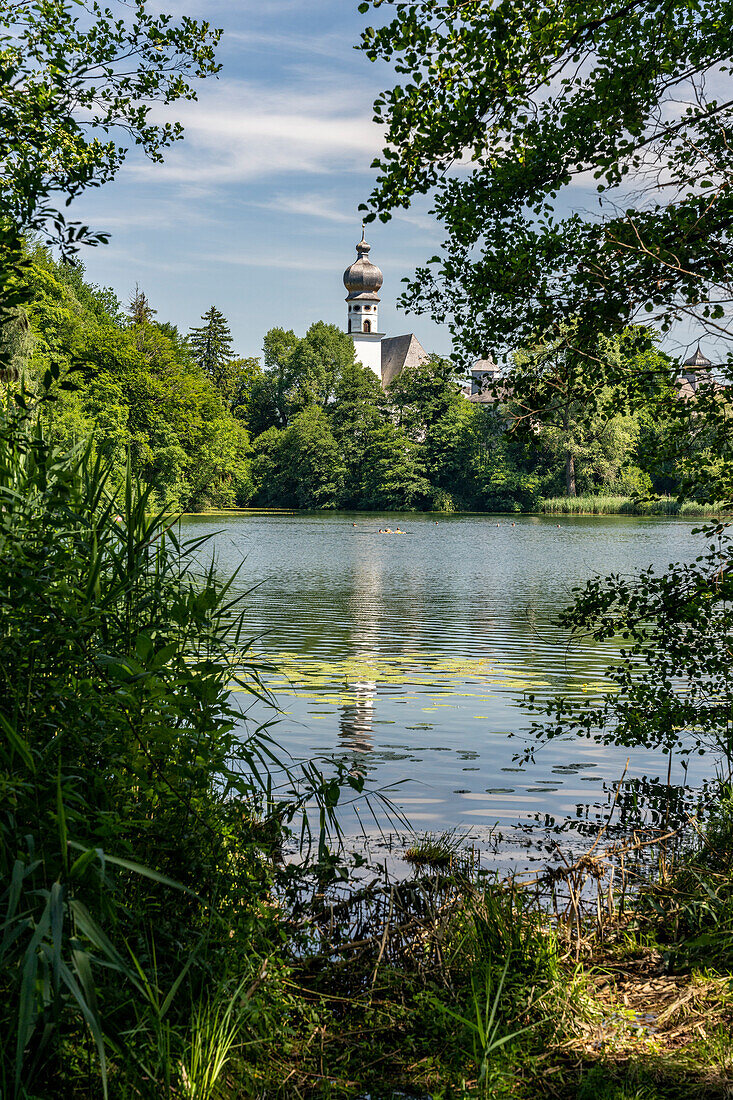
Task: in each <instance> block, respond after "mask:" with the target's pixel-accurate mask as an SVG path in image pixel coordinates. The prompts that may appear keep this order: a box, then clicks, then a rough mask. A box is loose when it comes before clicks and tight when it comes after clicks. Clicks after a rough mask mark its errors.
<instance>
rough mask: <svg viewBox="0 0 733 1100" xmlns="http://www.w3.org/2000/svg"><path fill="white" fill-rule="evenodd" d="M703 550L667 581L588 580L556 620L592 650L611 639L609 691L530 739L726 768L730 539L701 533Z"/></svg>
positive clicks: (732, 621)
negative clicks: (712, 755) (657, 752)
mask: <svg viewBox="0 0 733 1100" xmlns="http://www.w3.org/2000/svg"><path fill="white" fill-rule="evenodd" d="M706 535H707V538H708V539H709V542H708V546H707V549H706V550H705V551H704V552H702V553H701V554H700V555H699V556H698V557H697V558H696V560H695V561H694V562H692V563H690V564H678V565H677V566H676V567H675V569H674V570H672V571H670V572H668V573H659V572H657V571H656V570H654V569H652V568H649V569H647V570H644V572H642V573H640V574H639V575H638V576H636V577H632V578H628V577H624V576H619V575H612V576H610V577H608V578H605V579H604V578H595V579H593V580H591V581H588V582H587V584H586V585H585V586H584V587H583V588H581V589H575V590H574V592H573V595H574V601H573V603H572V605H571V606H570V607H569V608H567V609H566V610H565V611H564V612H563V613H562V614H561V615H560V623H561V624H562V625H564V626H566V627H568V628H569V629H570V630H573V631H577V632H582V633H583V635H584V636H587V635H588V634H590V636H591V637H593V638H594V639H595V640H596V641H605V640H607V639H610V638H614V637H618V638H620V639H621V642H622V648H621V649H620V652H619V657H620V660H619V661H617V662H615V663H614V664H613V666H610V667H609V668H607V669H606V673H605V675H606V676H607V677H608V679H609V680H610V681H611V683H613V684H614V685H615V690H614V691H613V692H612V693H610V694H608V695H605V696H603V697H602V699H601V701H600V702H599V701H598V700H596V699H591V698H588V699H587V700H585V701H583V702H577V703H568V702H566V701H565V700H563V699H560V700H557V701H554V702H550V703H549V704H548V706H547V708H546V710H547V713H548V715H552V716H553V721H551V722H548V723H547V724H544V723H541V724H535V726H534V727H533V728H534V732H535V733H536V735H537V737H538V738H540V739H542V740H545V739H553V738H556V737H568V736H570V737H576V736H582V737H591V736H593V737H594V738H596V739H598V740H600V741H601V742H603V743H605V744H617V745H623V746H628V747H633V746H635V745H643V746H645V747H647V748H653V749H661V750H662V752H664V753H669V752H671V751H673V750H674V751H677V752H680V753H682V754H684V755H688V754H689V753H691V752H699V753H700V754H704V753H705V752H706V751H709V750H713V751H715V752H716V753H717V754H720V755H722V757H723V758H724V760H725V761H726V763H727V768H728V772H729V773H730V769H731V765H732V763H733V708H732V707H731V699H732V698H733V682H732V679H731V677H732V676H733V672H732V670H731V662H730V658H729V654H730V652H731V647H733V610H732V608H733V575H732V574H731V571H730V568H729V563H730V558H731V553H732V552H733V546H732V541H733V540H732V539H731V533H730V530H729V529H727V528H726V527H725V526H724V525H722V524H721V525H718V526H715V527H710V528H708V529H707V531H706Z"/></svg>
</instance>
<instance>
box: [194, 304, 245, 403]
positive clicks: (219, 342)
mask: <svg viewBox="0 0 733 1100" xmlns="http://www.w3.org/2000/svg"><path fill="white" fill-rule="evenodd" d="M201 320H202V321H203V322H204V323H203V325H200V326H199V327H198V328H192V329H191V331H190V332H189V334H188V344H189V347H190V348H191V352H192V354H193V357H194V359H195V360H196V362H197V363H198V364H199V366H200V367H201V369H202V370H203V371H205V373H206V374H207V375H208V376H209V378H210V379H211V381H212V382H213V383H214V385H215V386H216V388H217V390H218V391H219V393H220V394H221V395H222V397H223V398H224V399H225V400H226V401H227V402H230V401H231V400H232V398H233V397H234V392H233V390H234V388H235V383H236V377H235V375H236V374H237V371H235V370H233V369H232V365H233V363H234V352H233V350H232V333H231V330H230V328H229V323H228V321H227V319H226V317H225V316H224V314H223V313H221V312H220V311H219V310H218V309H217V308H216V306H211V308H210V309H208V310H207V311H206V313H204V314H203V315H202V317H201Z"/></svg>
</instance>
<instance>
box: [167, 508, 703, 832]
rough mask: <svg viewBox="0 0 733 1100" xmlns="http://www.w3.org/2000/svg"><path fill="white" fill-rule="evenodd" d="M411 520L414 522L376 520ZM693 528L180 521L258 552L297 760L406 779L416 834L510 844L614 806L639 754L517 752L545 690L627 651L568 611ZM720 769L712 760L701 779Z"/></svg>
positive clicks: (328, 518) (657, 767)
mask: <svg viewBox="0 0 733 1100" xmlns="http://www.w3.org/2000/svg"><path fill="white" fill-rule="evenodd" d="M436 520H437V522H436ZM398 525H400V526H401V527H402V528H403V530H405V531H406V532H407V534H405V535H402V536H398V535H394V536H387V535H379V534H378V530H379V528H380V527H382V526H391V527H393V528H394V527H396V526H398ZM693 525H694V521H693V522H691V521H689V520H687V521H682V520H680V521H677V520H668V519H661V518H641V517H564V516H559V517H553V516H546V517H545V516H521V517H518V518H517V517H515V518H514V520H513V519H512V518H511V517H506V516H499V517H497V516H441V517H436V516H431V515H404V514H401V515H389V514H383V515H374V514H363V513H358V514H356V513H325V514H318V515H275V514H268V515H244V516H236V517H230V516H226V517H189V518H187V519H186V520H185V521H184V522H183V524H182V528H183V532H182V533H183V535H184V536H193V535H196V536H200V535H202V534H204V533H208V532H217V533H216V535H215V540H214V547H215V552H216V555H217V560H218V563H219V566H220V568H221V571H222V573H224V574H229V573H231V572H233V571H234V569H236V568H237V567H238V566H241V567H242V568H241V572H240V575H239V578H238V582H237V583H238V585H239V588H240V590H245V589H253V587H254V586H257V587H254V590H253V591H252V592H251V594H250V596H249V597H248V600H247V606H248V608H249V611H248V618H249V622H250V624H251V627H250V630H251V634H252V636H256V637H257V638H258V642H257V647H256V648H257V649H258V651H259V652H260V653H261V654H262V655H263V656H264V657H266V658H269V659H271V660H272V661H273V662H274V663H275V664H276V665H277V666H278V667H279V669H280V670H281V672H280V673H279V674H278V675H275V676H272V677H271V681H270V683H271V687H272V691H273V693H274V694H275V695H276V697H277V699H278V701H279V704H280V706H281V708H282V710H283V711H284V712H285V713H284V714H283V715H282V716H281V718H280V721H279V724H278V725H277V726H276V727H275V729H274V736H275V738H276V739H277V741H278V742H279V744H280V745H281V746H283V747H284V748H285V749H286V750H287V751H288V752H289V753H290V754H291V755H292V756H293V757H294V758H296V759H305V758H311V757H313V756H337V757H339V758H341V759H344V760H346V761H347V762H348V764H349V766H350V767H351V768H352V769H353V770H355V771H358V772H360V773H362V774H364V775H365V776H366V777H367V779H368V781H369V782H370V783H371V784H373V785H376V786H378V787H390V788H391V798H392V799H393V801H394V802H395V804H396V805H397V806H399V807H400V809H401V810H402V811H404V814H405V816H406V817H407V818H408V819H409V821H410V822H411V824H412V826H413V827H414V828H415V829H418V830H421V829H426V830H434V831H442V830H444V829H448V828H451V827H456V826H457V827H462V828H465V829H466V830H467V831H468V832H469V833H470V835H471V836H475V837H476V838H477V839H479V840H481V839H482V838H483V839H485V838H486V837H488V836H489V834H490V833H491V832H492V830H493V831H494V832H496V830H497V829H498V830H499V831H500V833H501V834H502V836H503V838H504V852H505V854H506V852H507V851H508V850H510V849H514V850H516V848H517V844H518V843H521V838H522V837H523V836H524V835H525V834H527V833H529V832H530V831H531V830H537V829H538V828H539V829H541V828H542V827H543V826H548V825H552V823H553V822H556V823H559V822H562V821H566V822H568V821H569V822H575V823H576V824H578V823H581V822H583V821H587V822H589V823H590V822H593V821H594V820H595V819H597V818H599V816H602V815H603V813H604V812H605V810H606V809H607V806H608V799H609V793H608V792H609V788H610V785H611V784H613V783H614V781H617V780H618V779H619V777H620V776H621V774H622V772H623V768H624V764H625V761H626V756H627V753H626V752H625V751H622V750H616V749H608V748H605V747H603V746H600V745H597V744H595V743H593V742H592V741H586V740H583V741H574V742H569V743H568V742H564V743H554V744H552V745H549V746H546V747H544V748H543V749H541V750H540V751H539V753H538V755H537V759H536V762H535V763H534V764H530V765H526V766H521V765H520V764H518V763H517V762H516V761H515V760H514V756H515V755H516V754H517V753H519V752H521V749H522V747H523V744H524V741H523V740H522V734H523V731H526V729H527V726H528V723H529V720H530V719H529V716H528V713H527V709H526V706H525V704H524V700H525V697H526V695H527V693H528V692H533V693H534V694H535V696H536V697H540V698H541V697H545V696H548V697H549V696H552V695H554V694H555V693H558V692H562V693H564V694H567V695H569V696H580V695H582V694H584V693H588V692H591V693H593V692H597V691H599V690H600V689H601V688H602V686H603V680H602V677H603V672H604V668H605V667H606V666H607V664H608V663H609V661H612V660H613V658H614V644H613V643H607V644H603V645H595V644H593V645H589V644H588V643H586V642H580V641H573V642H572V643H570V641H569V638H568V636H567V634H565V633H564V632H562V631H561V630H560V629H559V628H558V627H557V626H555V625H553V618H554V616H555V615H556V613H557V612H558V610H559V609H560V608H561V607H562V606H563V605H565V604H566V603H567V602H568V601H569V598H570V590H571V588H572V586H573V585H576V584H578V583H581V582H583V581H584V580H585V579H587V578H589V577H591V576H592V575H594V574H596V573H602V574H606V573H610V572H622V573H633V572H635V571H637V570H639V569H642V568H644V567H646V566H648V565H650V564H654V565H655V566H657V567H660V568H666V567H667V566H668V565H669V564H670V563H671V562H675V561H682V560H690V559H691V558H693V557H694V556H695V554H696V553H698V552H699V549H698V547H699V542H700V540H699V536H693V535H692V534H691V529H692V526H693ZM241 699H242V705H243V708H247V707H250V705H251V704H250V701H249V699H248V697H247V696H246V695H242V696H241ZM253 713H255V714H256V716H257V717H261V714H262V712H261V711H257V712H253ZM510 734H512V735H514V736H512V737H510V736H509V735H510ZM710 767H711V765H710V761H709V760H705V759H702V760H699V759H697V758H696V759H695V761H693V763H692V765H691V767H690V771H689V777H688V779H689V782H690V783H691V784H695V783H698V782H700V781H701V780H702V779H704V778H708V777H709V774H707V773H706V771H705V769H706V768H707V769H708V773H709V770H710ZM666 770H667V761H666V758H664V757H662V756H660V755H659V754H650V753H647V752H643V751H635V752H634V753H633V754H632V757H631V762H630V766H629V770H628V774H627V779H628V780H629V781H632V780H634V779H635V778H639V777H647V778H650V779H653V778H655V777H660V778H661V779H662V780H666ZM682 778H683V773H682V770H681V768H680V766H679V764H675V768H674V772H673V779H676V780H678V781H680V782H681V781H682ZM358 814H359V811H358V809H348V810H346V811H345V813H344V826H345V828H346V831H347V832H351V833H356V832H358V831H359V829H360V827H361V826H363V827H364V828H365V829H366V830H367V831H370V832H374V830H375V826H374V823H373V821H371V820H370V818H369V814H368V811H367V812H365V811H364V808H363V807H362V809H361V820H358ZM386 827H387V828H388V827H389V826H386Z"/></svg>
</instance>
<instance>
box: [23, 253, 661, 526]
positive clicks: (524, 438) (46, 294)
mask: <svg viewBox="0 0 733 1100" xmlns="http://www.w3.org/2000/svg"><path fill="white" fill-rule="evenodd" d="M29 258H30V263H29V265H28V268H27V271H26V275H25V279H26V280H27V301H28V304H27V306H26V307H25V308H24V309H22V310H20V311H19V312H18V316H17V320H16V323H15V324H14V325H13V326H12V331H11V332H10V333H9V336H8V337H7V338H9V339H10V340H11V342H12V345H13V353H14V362H15V365H16V369H17V373H18V375H19V376H20V374H21V373H22V374H23V375H24V376H25V378H26V380H27V381H28V382H29V383H30V384H31V385H33V383H34V381H35V382H36V383H38V382H39V381H40V379H41V378H42V377H43V375H44V374H45V372H46V370H47V369H48V368H49V367H51V366H52V365H53V366H54V368H55V367H58V368H59V369H60V370H61V372H62V373H63V372H65V371H71V372H72V375H71V377H72V378H74V379H75V383H76V384H75V388H74V389H72V390H68V391H66V392H65V393H64V394H63V395H62V396H61V398H60V399H59V400H58V401H57V402H56V404H55V406H54V407H53V409H52V411H50V412H48V413H47V414H46V416H47V420H48V424H47V430H48V432H49V433H50V434H51V436H53V438H54V439H56V440H59V441H61V442H64V441H67V442H69V443H71V442H72V441H74V440H78V439H82V438H89V437H91V438H92V439H93V440H94V446H95V448H96V450H97V452H98V453H99V454H100V455H101V456H102V457H103V458H104V459H105V460H107V461H109V462H111V464H112V466H113V469H115V470H116V471H117V474H118V476H119V479H120V481H121V480H122V479H123V476H124V470H125V468H126V465H127V462H128V457H129V461H130V462H131V464H132V468H133V471H134V472H135V473H136V474H137V475H138V477H139V478H140V480H141V481H142V482H143V483H144V484H145V485H149V486H152V488H153V493H154V499H155V501H156V503H157V504H158V505H160V506H161V507H170V508H173V509H178V508H180V509H184V510H187V511H200V510H202V509H205V508H207V507H237V506H239V507H242V506H246V505H270V506H281V507H294V508H334V507H337V508H362V509H436V510H444V511H451V510H454V509H470V510H478V511H483V510H486V511H534V510H540V509H542V510H546V511H555V510H560V511H570V510H572V511H616V510H619V508H621V510H624V511H628V510H631V509H632V508H633V507H634V506H632V505H627V504H622V503H619V502H618V499H619V498H622V499H623V500H626V499H628V498H631V497H633V496H635V495H639V494H645V493H649V492H655V493H660V494H671V495H674V494H675V493H677V491H678V489H679V484H678V480H677V478H676V475H675V470H674V469H673V468H670V467H669V466H667V467H663V468H661V469H660V468H659V465H658V464H656V465H654V464H653V463H652V461H651V456H653V455H654V454H657V453H659V452H660V450H663V446H661V445H660V444H661V443H662V442H663V436H664V433H665V431H667V430H668V429H667V426H666V424H665V422H664V419H663V418H662V419H660V417H659V415H658V413H657V412H656V410H655V408H654V407H653V406H652V405H651V404H649V405H641V406H640V407H639V408H637V409H635V410H634V411H633V412H632V413H630V412H628V411H626V412H619V413H618V414H616V415H608V413H605V414H604V413H603V412H602V411H599V412H598V414H597V415H596V416H589V415H588V411H587V409H584V410H583V415H582V416H580V415H578V416H577V417H573V416H572V410H571V415H570V417H568V416H565V418H564V419H563V421H562V422H558V423H557V425H547V424H545V425H543V426H541V427H540V426H539V425H538V426H537V428H536V430H533V431H529V432H526V431H525V432H524V433H514V432H512V431H510V430H509V427H510V424H511V399H510V398H505V400H504V402H503V404H501V405H498V404H493V403H481V402H473V401H469V400H467V399H466V397H465V396H464V395H463V394H462V393H461V388H460V378H459V377H457V375H456V368H455V365H454V364H453V363H452V362H451V361H449V360H447V359H443V358H441V357H439V356H435V355H433V356H430V357H429V359H428V360H427V362H425V363H423V364H422V365H420V366H418V367H414V368H408V369H405V370H404V371H403V372H402V374H401V375H400V376H399V377H398V378H397V379H396V380H395V382H393V384H392V385H391V386H390V387H389V390H388V391H387V392H386V393H385V392H384V391H383V390H382V388H381V386H380V384H379V381H378V379H377V378H376V377H375V376H374V374H373V373H372V372H371V371H369V370H366V369H365V368H363V367H362V366H361V365H360V364H359V363H357V362H355V360H354V347H353V343H352V341H351V339H350V338H349V337H348V336H347V335H346V334H345V333H343V332H341V331H340V330H339V329H338V328H337V327H336V326H335V325H329V324H325V323H324V322H321V321H319V322H317V323H316V324H314V325H312V326H311V328H310V329H309V330H308V332H307V333H306V335H305V336H304V337H302V338H299V337H297V336H296V335H295V333H293V332H291V331H288V330H285V329H280V328H276V329H271V330H270V331H269V332H268V333H266V335H265V337H264V340H263V354H262V356H261V358H254V357H250V358H239V357H237V356H236V355H235V354H234V352H233V349H232V337H231V333H230V330H229V326H228V324H227V321H226V319H225V318H224V317H223V316H222V314H221V313H220V312H219V311H218V310H217V309H216V308H215V307H213V306H212V307H211V309H209V310H208V311H207V313H206V314H204V316H203V317H202V318H201V323H200V324H199V325H197V326H194V327H192V328H191V330H190V331H189V332H188V333H187V334H184V333H181V332H180V331H179V330H178V329H177V328H176V326H175V325H172V324H169V323H167V322H164V321H161V320H160V319H158V318H157V316H156V313H155V310H154V309H153V308H152V306H151V304H150V302H149V300H148V298H147V296H146V295H145V294H144V293H143V292H141V291H140V290H138V289H136V291H135V294H134V295H133V297H132V299H131V301H130V302H129V304H128V305H127V306H126V307H123V305H122V304H121V303H120V301H119V300H118V298H117V297H116V295H115V294H114V293H113V292H112V291H110V290H109V289H103V288H99V287H96V286H93V285H91V284H90V283H89V282H88V281H87V280H86V279H85V278H84V269H83V266H82V265H81V264H76V265H71V264H60V263H57V262H55V261H54V260H53V259H52V257H51V256H50V254H49V253H48V252H47V251H46V250H45V249H43V248H41V247H33V248H31V249H30V250H29ZM619 346H620V347H621V345H619ZM652 354H653V355H656V356H658V357H659V358H660V360H661V359H664V357H663V356H662V355H661V353H660V352H658V351H654V352H653V353H652ZM648 355H649V353H648V352H647V356H648ZM645 365H648V364H645ZM630 366H631V367H633V366H634V364H630ZM599 407H600V406H599ZM569 456H571V458H572V466H573V471H574V481H575V487H576V491H577V494H578V498H577V507H576V506H575V502H573V503H572V507H571V506H570V505H567V504H563V505H558V504H557V503H553V501H552V498H555V497H560V496H561V495H563V494H564V493H565V490H566V470H567V465H568V459H569ZM588 495H590V496H592V497H593V499H594V504H593V506H592V507H591V508H588V507H585V506H583V505H582V502H581V498H585V497H587V496H588ZM601 498H602V500H603V501H607V504H603V503H600V504H599V503H598V501H599V499H601ZM666 509H667V506H666V505H665V506H664V507H663V508H662V511H665V510H666ZM652 510H657V509H656V508H654V509H652ZM670 510H674V509H672V508H671V506H670Z"/></svg>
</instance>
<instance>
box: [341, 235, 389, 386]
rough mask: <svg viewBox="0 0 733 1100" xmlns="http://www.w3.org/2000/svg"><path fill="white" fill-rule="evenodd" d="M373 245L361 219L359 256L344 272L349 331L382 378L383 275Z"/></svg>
mask: <svg viewBox="0 0 733 1100" xmlns="http://www.w3.org/2000/svg"><path fill="white" fill-rule="evenodd" d="M370 252H371V245H370V244H369V243H368V242H367V239H366V226H365V224H364V222H362V223H361V240H360V241H359V243H358V244H357V246H356V260H355V261H354V263H353V264H351V266H350V267H347V268H346V271H345V272H344V286H345V287H346V289H347V291H348V294H347V296H346V309H347V331H348V332H349V334H350V335H351V338H352V340H353V341H354V345H355V348H356V357H357V359H358V360H359V361H360V362H361V363H363V365H364V366H366V367H369V368H370V369H371V370H373V371H374V373H375V374H376V375H377V377H378V378H380V379H381V377H382V350H381V344H382V336H383V333H381V332H379V294H378V291H379V290H381V288H382V282H383V275H382V272H381V271H380V270H379V268H378V267H377V266H376V264H373V263H372V262H371V260H370V259H369V253H370Z"/></svg>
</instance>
